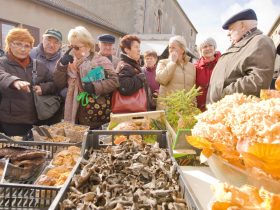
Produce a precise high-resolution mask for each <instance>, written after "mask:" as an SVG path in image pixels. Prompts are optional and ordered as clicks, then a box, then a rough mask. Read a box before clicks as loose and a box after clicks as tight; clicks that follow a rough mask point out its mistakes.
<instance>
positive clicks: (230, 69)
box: [207, 9, 275, 103]
mask: <svg viewBox="0 0 280 210" xmlns="http://www.w3.org/2000/svg"><path fill="white" fill-rule="evenodd" d="M257 24H258V22H257V16H256V13H255V12H254V10H252V9H246V10H243V11H241V12H239V13H237V14H235V15H234V16H232V17H231V18H229V19H228V20H227V21H226V22H225V23H224V25H223V29H225V30H228V34H227V35H228V37H229V39H230V42H231V47H229V48H228V50H227V51H226V52H225V53H224V54H222V56H221V57H220V59H219V60H218V62H217V64H216V66H215V68H214V70H213V73H212V76H211V79H210V84H209V88H208V92H207V103H213V102H216V101H219V100H220V99H221V98H223V97H224V96H225V95H230V94H233V93H243V94H245V95H254V96H259V95H260V90H261V89H268V88H269V86H270V83H271V80H272V75H273V69H274V61H275V46H274V44H273V41H272V40H271V39H270V38H269V37H267V36H265V35H263V34H262V32H261V31H260V30H259V29H257Z"/></svg>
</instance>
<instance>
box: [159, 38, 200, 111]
mask: <svg viewBox="0 0 280 210" xmlns="http://www.w3.org/2000/svg"><path fill="white" fill-rule="evenodd" d="M186 45H187V44H186V40H185V39H184V38H183V37H182V36H174V37H171V38H170V40H169V58H168V59H164V60H160V61H159V63H158V65H157V69H156V81H157V82H158V83H159V84H160V87H159V96H158V97H159V98H158V101H157V110H160V109H165V107H164V106H163V105H162V104H161V100H160V98H161V97H166V96H167V95H168V94H170V93H171V92H173V91H176V90H182V89H185V90H186V91H188V90H190V89H191V88H192V87H193V86H194V84H195V76H196V72H195V67H194V65H193V64H192V63H190V62H189V60H190V57H188V56H187V55H186Z"/></svg>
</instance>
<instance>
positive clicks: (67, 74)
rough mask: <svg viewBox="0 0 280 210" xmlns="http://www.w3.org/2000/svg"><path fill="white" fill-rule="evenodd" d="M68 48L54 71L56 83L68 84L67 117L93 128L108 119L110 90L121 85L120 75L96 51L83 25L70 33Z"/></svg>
mask: <svg viewBox="0 0 280 210" xmlns="http://www.w3.org/2000/svg"><path fill="white" fill-rule="evenodd" d="M68 42H69V50H68V51H67V52H66V53H65V55H64V56H63V57H62V58H61V59H60V61H59V62H58V64H57V66H56V71H55V73H54V81H55V84H56V85H57V86H58V87H59V88H60V89H62V88H64V87H66V86H68V91H67V95H66V101H65V111H64V120H66V121H70V122H72V123H78V124H82V125H89V126H90V128H91V129H99V128H100V127H101V125H102V124H105V123H107V122H109V120H110V112H111V93H112V92H113V91H114V90H115V89H116V88H117V87H118V76H117V74H116V73H115V71H114V69H113V66H112V64H111V62H110V61H109V59H108V58H106V57H104V56H101V55H98V54H97V53H95V49H94V46H95V43H94V41H93V37H92V36H91V34H90V33H89V31H88V30H87V29H86V28H84V27H83V26H78V27H76V28H74V29H71V30H70V31H69V33H68Z"/></svg>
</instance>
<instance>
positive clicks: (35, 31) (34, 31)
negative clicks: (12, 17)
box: [22, 25, 40, 46]
mask: <svg viewBox="0 0 280 210" xmlns="http://www.w3.org/2000/svg"><path fill="white" fill-rule="evenodd" d="M22 28H26V29H27V30H28V31H29V32H30V33H31V35H32V36H33V37H34V39H35V41H34V46H37V45H38V44H39V42H40V29H39V28H36V27H33V26H29V25H22Z"/></svg>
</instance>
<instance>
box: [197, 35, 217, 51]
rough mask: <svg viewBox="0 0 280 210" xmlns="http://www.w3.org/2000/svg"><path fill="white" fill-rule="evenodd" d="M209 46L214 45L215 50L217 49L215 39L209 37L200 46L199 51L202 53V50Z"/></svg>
mask: <svg viewBox="0 0 280 210" xmlns="http://www.w3.org/2000/svg"><path fill="white" fill-rule="evenodd" d="M207 44H209V45H212V46H213V47H214V48H215V49H216V48H217V43H216V41H215V39H213V38H212V37H208V38H207V39H205V40H203V41H202V42H201V43H200V44H199V51H201V49H202V48H203V47H204V46H205V45H207Z"/></svg>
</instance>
